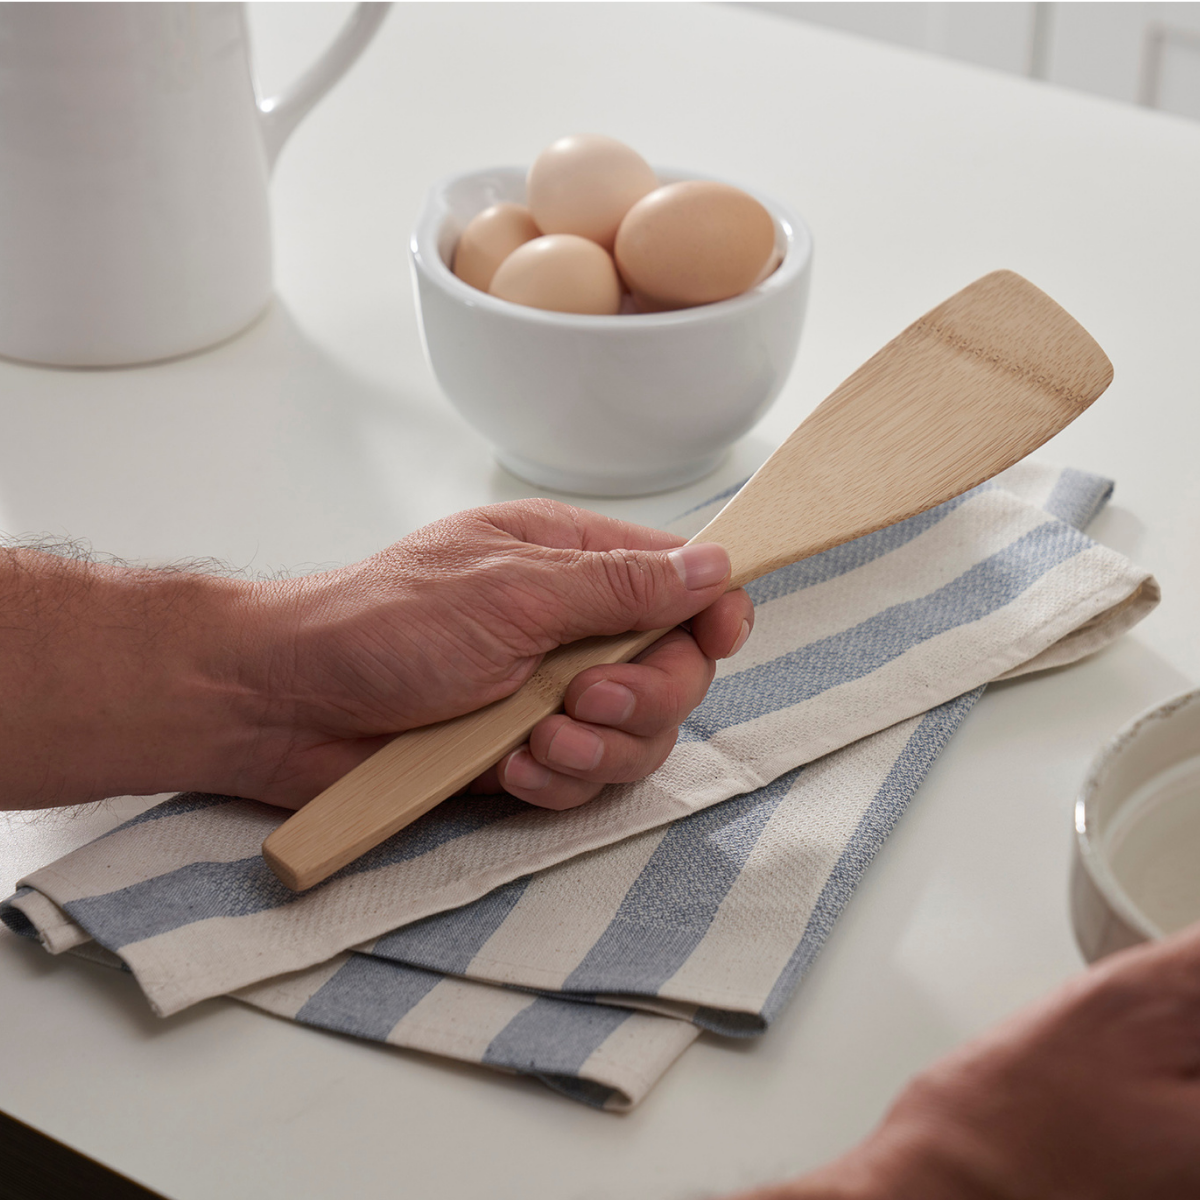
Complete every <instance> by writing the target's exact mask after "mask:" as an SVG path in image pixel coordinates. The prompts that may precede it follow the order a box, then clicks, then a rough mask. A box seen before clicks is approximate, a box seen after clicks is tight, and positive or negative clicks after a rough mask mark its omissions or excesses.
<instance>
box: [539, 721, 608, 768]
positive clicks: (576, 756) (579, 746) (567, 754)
mask: <svg viewBox="0 0 1200 1200" xmlns="http://www.w3.org/2000/svg"><path fill="white" fill-rule="evenodd" d="M603 754H604V743H603V742H602V741H601V740H600V738H599V737H598V736H597V735H596V734H594V733H593V732H592V731H591V730H590V729H584V728H583V726H582V725H563V726H561V727H560V728H559V731H558V732H557V733H556V734H555V735H554V737H552V738H551V739H550V745H549V747H548V748H547V750H546V758H547V759H549V760H550V762H552V763H554V765H555V766H558V767H566V768H567V770H569V771H594V770H595V769H596V767H598V766H599V765H600V758H601V756H602V755H603Z"/></svg>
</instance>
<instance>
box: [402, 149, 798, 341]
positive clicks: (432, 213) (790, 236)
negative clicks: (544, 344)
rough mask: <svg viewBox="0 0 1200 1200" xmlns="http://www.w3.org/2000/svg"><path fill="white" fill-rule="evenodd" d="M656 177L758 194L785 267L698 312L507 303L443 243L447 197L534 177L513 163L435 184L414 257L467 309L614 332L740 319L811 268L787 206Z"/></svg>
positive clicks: (675, 176)
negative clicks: (460, 266)
mask: <svg viewBox="0 0 1200 1200" xmlns="http://www.w3.org/2000/svg"><path fill="white" fill-rule="evenodd" d="M654 173H655V174H656V175H657V176H658V178H659V179H660V181H662V184H661V185H662V186H665V184H668V183H677V182H681V181H683V180H688V179H701V180H704V181H706V182H712V183H729V184H730V186H732V187H738V188H740V189H741V190H742V191H744V192H746V193H748V194H749V195H751V196H753V197H754V198H755V199H756V200H757V201H758V202H759V203H760V204H761V205H762V206H763V207H764V208H765V209H766V210H767V212H769V213H770V214H771V218H772V220H774V221H775V222H776V224H777V226H778V227H779V228H781V229H782V231H783V235H784V239H785V243H786V249H785V251H784V255H783V258H782V260H781V261H780V263H779V266H778V267H776V268H775V270H774V271H773V272H772V273H771V274H770V275H768V276H767V278H766V279H764V280H763V281H762V283H760V284H757V285H756V286H755V287H753V288H751V289H750V290H749V291H746V292H743V293H742V294H741V295H739V296H731V297H730V298H729V299H728V300H717V301H715V302H713V303H712V304H698V305H695V306H694V307H692V308H678V309H670V310H668V311H666V312H660V313H618V314H613V315H611V316H608V315H595V314H590V313H562V312H553V311H551V310H549V309H544V308H532V307H530V306H529V305H525V304H514V303H513V302H512V301H511V300H501V299H500V298H499V297H498V296H492V295H490V294H489V293H487V292H483V291H480V290H479V289H478V288H474V287H472V286H471V285H470V284H468V283H464V282H463V281H462V280H461V279H459V278H458V276H457V275H455V274H454V272H453V271H452V270H451V269H450V268H449V266H447V264H446V263H445V261H444V260H443V259H442V256H441V254H440V253H439V251H438V246H437V242H438V234H439V233H440V231H441V228H442V223H443V222H444V221H445V219H446V217H447V215H448V213H449V206H448V205H447V203H446V200H445V196H446V193H447V192H448V191H449V190H450V189H451V188H452V187H454V186H456V185H459V184H461V183H463V182H465V181H467V180H471V179H479V178H484V177H487V176H492V177H496V176H507V177H512V176H517V177H518V178H520V179H521V180H524V178H525V176H526V175H527V174H528V168H527V167H520V166H513V165H511V164H510V165H507V166H496V167H485V168H482V169H479V170H474V171H459V172H456V173H455V174H453V175H448V176H445V177H444V178H442V179H440V180H439V181H438V182H437V183H435V184H434V185H433V186H432V187H431V188H430V189H429V190H428V192H427V193H426V195H425V202H424V204H423V206H422V208H421V213H420V215H419V216H418V218H417V223H416V225H415V227H414V228H413V232H412V235H411V237H410V239H409V254H410V255H411V257H412V261H413V264H414V266H415V267H416V268H417V269H418V270H420V271H421V272H423V273H424V275H425V276H426V277H427V278H428V279H429V280H430V281H431V282H432V283H434V284H436V285H437V286H438V287H439V288H441V289H442V291H444V292H446V293H448V294H449V295H450V296H452V297H454V298H455V299H456V300H458V301H460V302H461V303H462V304H463V305H465V306H466V307H470V308H480V309H483V310H485V311H490V312H494V313H496V314H498V315H501V316H506V317H509V318H510V319H513V320H523V321H528V322H532V323H534V324H540V325H545V326H548V327H550V328H559V329H576V330H585V329H586V330H591V331H596V332H601V331H611V332H613V333H616V332H618V331H619V330H633V329H637V330H645V329H662V328H670V327H672V326H678V325H697V324H703V323H704V322H705V321H719V320H722V319H724V318H725V317H727V316H736V315H738V314H740V313H741V312H743V311H746V310H750V309H753V308H755V307H757V306H759V305H761V304H764V303H766V302H768V301H769V300H770V298H771V297H772V296H774V295H775V294H777V293H778V292H781V291H784V290H786V289H787V288H788V287H789V286H790V285H792V284H793V283H794V282H795V280H796V278H797V277H798V276H800V275H802V274H803V273H804V272H805V271H807V270H808V268H809V266H810V264H811V262H812V255H813V237H812V231H811V230H810V229H809V227H808V225H807V224H806V223H805V222H804V220H803V219H802V218H801V217H800V216H799V215H798V214H797V213H796V212H794V211H793V210H792V209H791V208H789V207H788V206H787V205H785V204H781V203H780V202H779V201H777V200H774V199H772V198H771V197H769V196H766V195H764V194H763V193H761V192H758V191H756V190H755V189H753V188H748V187H745V186H743V185H742V184H734V183H731V182H730V181H729V180H727V179H722V178H720V177H718V176H716V175H708V174H704V173H702V172H699V171H689V170H683V169H680V168H676V167H665V166H657V165H655V166H654Z"/></svg>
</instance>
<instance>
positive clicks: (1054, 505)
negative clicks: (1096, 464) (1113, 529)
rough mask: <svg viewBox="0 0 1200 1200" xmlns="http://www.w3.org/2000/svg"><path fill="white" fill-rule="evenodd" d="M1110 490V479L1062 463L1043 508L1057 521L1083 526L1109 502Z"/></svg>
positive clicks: (1080, 527) (1111, 488)
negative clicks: (1062, 465)
mask: <svg viewBox="0 0 1200 1200" xmlns="http://www.w3.org/2000/svg"><path fill="white" fill-rule="evenodd" d="M1112 493H1113V482H1112V480H1111V479H1101V478H1100V477H1099V476H1098V475H1089V474H1088V473H1087V472H1086V471H1076V470H1075V468H1074V467H1064V468H1063V471H1062V474H1061V475H1059V477H1058V482H1057V483H1056V484H1055V485H1054V490H1053V491H1052V492H1051V493H1050V498H1049V499H1048V500H1047V501H1046V503H1045V504H1043V505H1042V508H1044V509H1045V510H1046V512H1048V513H1050V514H1051V516H1055V517H1058V519H1059V520H1060V521H1066V522H1067V523H1068V524H1069V525H1074V526H1075V528H1076V529H1083V528H1084V527H1085V526H1087V525H1088V523H1089V522H1090V521H1091V519H1092V518H1093V517H1094V516H1095V515H1096V514H1097V513H1098V512H1099V511H1100V509H1102V508H1103V507H1104V505H1105V504H1107V503H1108V500H1109V498H1110V497H1111V496H1112Z"/></svg>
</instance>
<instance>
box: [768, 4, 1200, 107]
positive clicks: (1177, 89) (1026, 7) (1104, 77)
mask: <svg viewBox="0 0 1200 1200" xmlns="http://www.w3.org/2000/svg"><path fill="white" fill-rule="evenodd" d="M755 7H757V8H761V9H764V10H766V11H768V12H772V13H774V14H776V15H778V16H780V17H790V18H793V19H796V20H803V21H813V22H815V23H817V24H819V25H830V26H833V27H835V28H837V29H844V30H847V31H849V32H851V33H858V34H862V35H864V36H867V37H875V38H880V39H882V40H884V41H889V42H894V43H897V44H899V45H903V46H911V47H912V48H914V49H918V50H927V51H930V52H932V53H935V54H945V55H948V56H950V57H952V58H960V59H965V60H966V61H968V62H974V63H979V64H982V65H983V66H988V67H993V68H995V69H997V70H1001V71H1011V72H1014V73H1016V74H1021V75H1029V76H1031V77H1033V78H1036V79H1044V80H1047V81H1048V82H1050V83H1056V84H1061V85H1062V86H1064V87H1073V88H1080V89H1081V90H1083V91H1087V92H1094V93H1096V94H1097V95H1101V96H1109V97H1111V98H1113V99H1115V100H1124V101H1127V102H1129V103H1131V104H1147V105H1149V106H1151V107H1154V108H1160V109H1163V110H1165V111H1167V112H1172V113H1177V114H1179V115H1180V116H1185V117H1192V118H1195V119H1197V120H1200V4H1193V3H1182V2H1177V3H1146V4H1123V3H1027V2H1022V0H1011V2H1009V3H976V2H974V0H960V2H959V3H905V2H903V0H900V2H896V3H869V2H864V3H857V2H850V0H843V2H842V3H812V4H809V3H785V2H779V3H761V4H756V5H755Z"/></svg>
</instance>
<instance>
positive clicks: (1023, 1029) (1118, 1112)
mask: <svg viewBox="0 0 1200 1200" xmlns="http://www.w3.org/2000/svg"><path fill="white" fill-rule="evenodd" d="M1196 1196H1200V924H1197V925H1193V926H1191V927H1190V928H1189V929H1186V930H1184V931H1183V932H1182V933H1180V934H1177V935H1175V936H1174V937H1172V938H1168V939H1166V940H1165V941H1162V942H1157V943H1153V944H1150V945H1146V946H1139V947H1136V948H1134V949H1132V950H1127V951H1124V952H1123V953H1121V954H1119V955H1114V956H1113V957H1112V958H1110V959H1106V960H1105V961H1103V962H1101V963H1100V964H1098V965H1097V966H1095V967H1093V968H1092V969H1091V970H1089V971H1087V972H1085V973H1084V974H1083V975H1081V976H1080V977H1079V978H1077V979H1075V980H1072V981H1071V982H1070V983H1069V984H1067V985H1066V986H1065V987H1063V988H1061V989H1060V990H1059V991H1058V992H1056V993H1055V994H1053V995H1052V996H1050V997H1049V998H1048V999H1047V1000H1044V1001H1042V1002H1041V1003H1039V1004H1035V1005H1034V1006H1032V1007H1031V1008H1029V1009H1026V1010H1025V1011H1024V1012H1022V1013H1019V1014H1018V1015H1017V1016H1016V1017H1014V1018H1012V1019H1010V1020H1009V1021H1007V1022H1006V1023H1004V1024H1002V1025H1000V1026H999V1027H997V1028H996V1029H995V1030H994V1031H992V1032H990V1033H988V1034H985V1035H984V1036H983V1037H981V1038H979V1039H978V1040H976V1041H974V1042H972V1043H970V1044H968V1045H966V1046H964V1047H963V1048H962V1049H960V1050H958V1051H956V1052H954V1053H953V1054H950V1055H949V1056H948V1057H946V1058H944V1059H942V1060H941V1061H940V1062H938V1063H936V1064H935V1065H934V1066H933V1067H931V1068H930V1069H929V1070H928V1071H926V1072H924V1073H923V1074H922V1075H919V1076H918V1077H917V1078H916V1079H915V1080H914V1081H913V1082H912V1083H911V1084H910V1085H909V1086H908V1088H906V1089H905V1091H904V1092H903V1093H902V1094H901V1096H900V1098H899V1100H897V1102H896V1103H895V1105H894V1106H893V1108H892V1110H891V1111H890V1112H889V1113H888V1115H887V1117H886V1118H885V1119H884V1121H883V1124H882V1125H881V1126H880V1127H879V1129H878V1130H876V1132H875V1133H874V1134H872V1135H871V1137H870V1138H868V1139H867V1141H866V1142H865V1143H863V1145H861V1146H860V1147H858V1148H857V1149H856V1150H854V1151H852V1152H851V1153H850V1154H848V1155H846V1156H845V1157H844V1158H842V1159H839V1160H838V1161H837V1162H834V1163H832V1164H830V1165H829V1166H828V1167H825V1168H822V1169H821V1170H819V1171H816V1172H814V1173H813V1174H811V1175H807V1176H805V1177H804V1178H802V1179H800V1180H796V1181H795V1182H794V1183H791V1184H784V1185H781V1186H779V1187H777V1188H768V1189H766V1190H763V1191H758V1192H755V1193H753V1196H752V1197H751V1196H745V1197H743V1198H742V1200H805V1198H806V1200H817V1198H818V1197H821V1198H824V1200H834V1198H838V1200H850V1198H851V1197H857V1198H861V1200H868V1198H870V1200H884V1198H885V1197H886V1198H888V1200H901V1198H903V1200H907V1198H908V1197H914V1198H919V1200H1135V1198H1136V1200H1190V1198H1191V1197H1196Z"/></svg>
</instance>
